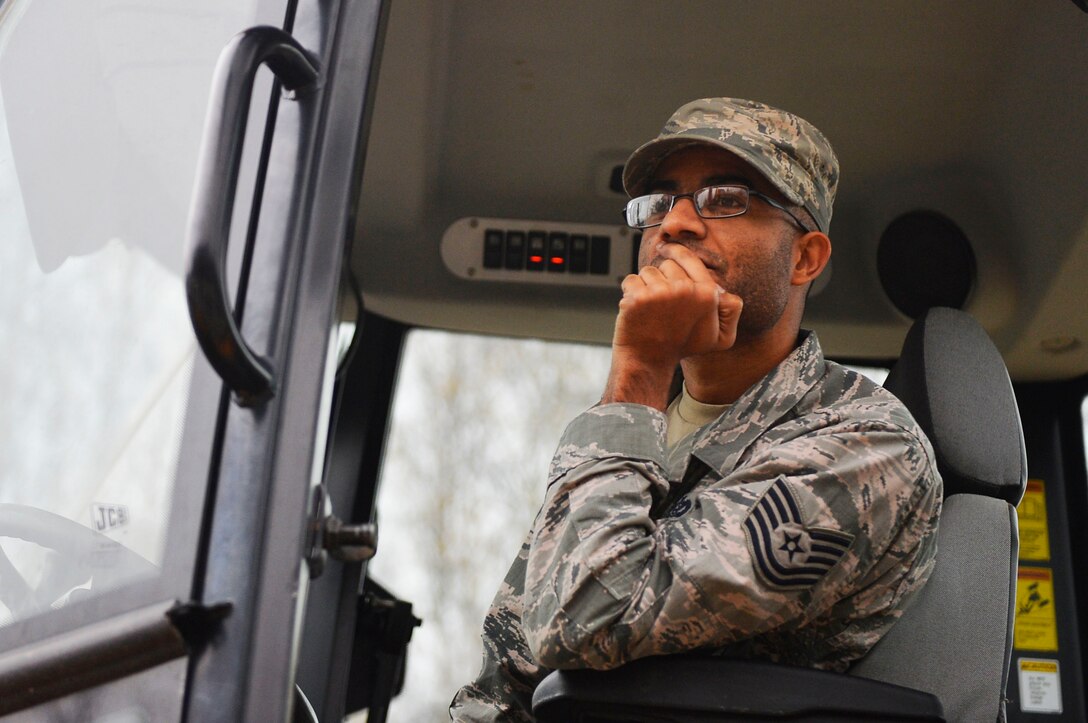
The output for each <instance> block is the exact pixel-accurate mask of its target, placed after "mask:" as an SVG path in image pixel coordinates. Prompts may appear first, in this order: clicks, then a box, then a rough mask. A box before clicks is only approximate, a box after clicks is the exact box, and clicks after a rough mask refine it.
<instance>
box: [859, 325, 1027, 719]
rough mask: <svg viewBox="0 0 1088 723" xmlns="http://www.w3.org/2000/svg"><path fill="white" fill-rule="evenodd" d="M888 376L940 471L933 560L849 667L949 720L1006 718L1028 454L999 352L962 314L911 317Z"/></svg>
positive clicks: (889, 383)
mask: <svg viewBox="0 0 1088 723" xmlns="http://www.w3.org/2000/svg"><path fill="white" fill-rule="evenodd" d="M885 386H886V387H887V388H888V389H889V390H890V391H892V392H893V393H894V394H896V395H897V396H898V397H899V398H900V399H902V400H903V402H904V404H906V405H907V407H908V408H909V409H910V410H911V413H912V414H914V416H915V418H916V419H917V420H918V423H919V424H920V425H921V427H922V428H923V429H924V430H925V432H926V434H927V435H928V436H929V438H930V441H931V442H932V444H933V448H934V451H935V452H936V456H937V466H938V469H939V470H940V472H941V476H942V478H943V480H944V495H945V499H944V509H943V511H942V513H941V518H940V527H939V532H938V538H937V539H938V542H937V563H936V567H935V568H934V572H933V575H932V577H931V578H930V580H929V582H928V583H927V584H926V585H925V586H924V587H923V588H922V589H921V590H920V591H919V592H918V593H917V595H916V597H915V599H914V600H913V601H912V603H911V606H910V607H909V608H908V609H907V610H906V612H905V613H904V614H903V617H902V618H901V619H900V620H899V622H898V623H897V624H896V625H895V626H893V627H892V629H891V630H890V631H889V632H888V634H887V635H886V636H885V637H884V638H883V639H882V640H881V641H880V642H879V643H878V644H877V646H876V647H875V648H874V649H873V650H872V651H871V652H870V653H869V654H868V655H867V656H866V657H865V658H864V659H862V660H861V661H859V662H858V664H857V665H855V666H854V668H853V669H852V670H851V671H850V672H851V674H853V675H858V676H862V677H866V678H872V679H876V680H882V681H886V682H890V683H896V684H898V685H902V686H907V687H910V688H915V689H918V690H923V691H927V692H930V693H933V694H934V695H936V696H937V697H938V699H939V700H940V701H941V704H942V705H943V707H944V711H945V716H946V718H947V719H948V720H950V721H960V720H963V721H968V720H970V721H989V720H1004V710H1005V708H1004V698H1005V684H1006V680H1007V676H1008V670H1009V662H1010V657H1011V654H1012V616H1013V611H1014V605H1015V589H1016V588H1015V585H1016V566H1017V553H1018V537H1017V526H1016V509H1015V507H1014V505H1016V504H1017V502H1019V500H1020V497H1021V496H1022V495H1023V492H1024V486H1025V483H1026V480H1027V460H1026V456H1025V451H1024V436H1023V430H1022V428H1021V426H1020V416H1019V412H1018V410H1017V406H1016V398H1015V396H1014V395H1013V389H1012V383H1011V382H1010V380H1009V375H1008V372H1007V370H1006V368H1005V364H1004V362H1003V361H1002V359H1001V354H1000V353H999V352H998V350H997V348H996V347H995V346H994V344H993V342H992V341H991V340H990V338H989V337H988V336H987V335H986V332H985V331H984V330H983V329H982V327H980V326H979V325H978V323H977V322H975V320H974V319H972V318H971V317H970V315H968V314H966V313H964V312H962V311H957V310H954V309H946V308H934V309H930V310H929V311H928V312H926V314H925V315H924V316H922V317H921V318H920V319H918V321H916V322H915V324H914V326H913V327H912V328H911V330H910V332H909V333H908V335H907V339H906V341H905V342H904V345H903V353H902V354H901V356H900V359H899V362H898V363H897V364H896V366H895V368H894V369H893V370H892V373H891V374H890V375H889V376H888V379H887V381H886V382H885Z"/></svg>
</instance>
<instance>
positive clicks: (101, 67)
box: [0, 0, 255, 628]
mask: <svg viewBox="0 0 1088 723" xmlns="http://www.w3.org/2000/svg"><path fill="white" fill-rule="evenodd" d="M220 6H221V3H219V2H218V1H217V0H202V1H199V2H184V3H182V2H177V1H169V2H167V1H164V0H158V1H152V2H141V3H131V2H122V1H121V0H68V1H67V2H58V1H51V2H34V1H28V0H8V2H4V3H2V4H0V348H2V349H3V354H2V355H0V460H3V464H2V465H0V628H3V627H4V626H5V625H10V624H11V623H12V622H15V621H19V620H23V619H26V618H29V617H31V616H34V615H36V614H39V613H45V612H48V611H49V610H51V609H57V608H60V607H64V606H66V605H67V604H68V603H70V602H72V601H73V600H76V599H79V598H81V597H87V596H90V595H96V594H98V593H101V592H104V591H107V590H109V589H114V588H117V587H118V586H120V585H123V584H125V583H127V582H129V581H132V580H134V579H137V578H143V577H153V576H155V575H156V574H157V571H158V569H159V566H160V565H161V564H162V562H163V558H164V556H165V554H166V550H167V549H168V546H167V544H166V542H167V534H168V529H167V527H168V526H167V522H168V520H169V519H170V512H171V501H172V499H173V494H174V469H175V466H176V462H177V456H178V447H179V441H180V433H181V429H182V426H183V421H184V420H183V417H184V414H185V407H186V401H187V395H188V387H189V376H190V368H191V362H192V360H193V357H194V349H195V344H194V338H193V332H192V330H191V326H190V323H189V319H188V312H187V310H186V303H185V296H184V290H183V287H182V274H183V267H184V258H183V257H184V250H185V249H184V233H185V226H186V217H187V213H188V205H189V199H190V193H191V189H192V185H193V179H194V177H195V168H196V158H197V151H198V148H199V143H200V138H201V133H202V129H203V124H204V113H205V108H206V106H207V98H208V90H209V87H210V79H211V73H212V69H213V67H214V64H215V61H216V58H217V57H218V54H219V51H220V50H221V48H222V47H223V46H224V45H225V44H226V42H227V40H228V39H229V38H230V37H231V36H232V35H233V34H234V33H236V32H237V31H238V30H239V29H241V28H244V27H246V26H247V25H250V24H252V23H253V17H252V16H253V14H254V13H255V3H246V2H242V3H234V4H232V6H231V7H230V8H229V9H223V8H221V7H220Z"/></svg>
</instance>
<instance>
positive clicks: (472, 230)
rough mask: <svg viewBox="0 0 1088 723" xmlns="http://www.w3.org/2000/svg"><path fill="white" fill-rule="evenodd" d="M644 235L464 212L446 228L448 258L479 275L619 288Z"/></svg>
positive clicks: (453, 267) (467, 275) (462, 271)
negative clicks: (474, 214) (475, 216)
mask: <svg viewBox="0 0 1088 723" xmlns="http://www.w3.org/2000/svg"><path fill="white" fill-rule="evenodd" d="M638 236H641V234H636V233H635V232H633V231H632V230H631V229H629V228H627V227H626V226H606V225H603V224H585V223H566V222H560V221H529V220H523V219H501V218H462V219H458V220H457V221H454V222H453V223H452V224H450V226H449V228H447V229H446V232H445V233H444V234H442V261H443V262H444V263H445V264H446V268H448V269H449V270H450V271H452V272H453V273H454V274H456V275H457V276H459V277H461V278H464V279H471V280H473V281H506V282H514V283H525V284H559V285H567V286H601V287H606V288H613V289H614V288H617V286H618V285H619V282H620V281H622V280H623V277H624V276H626V275H627V274H629V273H631V269H632V268H634V267H635V265H636V263H637V258H638V246H637V240H636V237H638ZM540 272H544V273H540Z"/></svg>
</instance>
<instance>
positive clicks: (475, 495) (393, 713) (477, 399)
mask: <svg viewBox="0 0 1088 723" xmlns="http://www.w3.org/2000/svg"><path fill="white" fill-rule="evenodd" d="M609 358H610V354H609V350H608V349H607V348H604V347H590V346H583V345H575V344H557V343H547V342H542V341H532V340H514V339H500V338H494V337H479V336H468V335H457V334H450V333H446V332H437V331H413V332H412V333H411V334H410V335H409V337H408V340H407V344H406V347H405V353H404V359H403V362H402V366H401V369H400V374H399V379H398V382H397V390H396V395H395V398H394V402H393V419H392V423H391V426H390V436H389V443H388V447H387V452H386V459H385V461H384V463H383V468H382V475H381V482H380V489H379V496H378V507H377V509H378V519H379V525H380V530H381V532H380V536H381V543H380V546H379V551H378V555H377V556H376V557H375V558H374V560H373V561H371V563H370V568H369V574H370V575H371V576H372V577H373V578H374V579H375V580H377V581H378V582H380V583H381V584H382V585H384V586H386V587H387V588H388V589H389V590H390V591H391V592H392V593H394V594H395V595H397V596H398V597H400V598H402V599H405V600H408V601H410V602H412V603H413V606H414V608H413V610H414V613H415V615H416V616H417V617H420V618H422V619H423V625H422V626H421V627H420V628H417V629H416V631H415V633H414V635H413V637H412V643H411V646H410V648H409V653H408V674H407V680H406V682H405V688H404V691H403V692H402V693H401V695H400V696H398V697H397V698H396V699H394V701H393V703H392V705H391V707H390V715H389V720H390V721H391V723H398V722H401V723H407V722H409V721H422V720H445V719H446V718H447V717H448V714H447V713H446V710H447V708H448V706H449V703H450V700H451V699H452V698H453V695H454V693H455V692H456V690H457V689H458V688H459V687H460V686H462V685H464V684H465V683H468V682H470V681H471V680H472V679H473V678H475V676H476V674H477V672H478V671H479V669H480V660H481V655H482V647H481V642H480V631H481V628H482V624H483V619H484V614H485V613H486V611H487V608H488V606H489V605H490V603H491V599H492V598H493V597H494V595H495V592H496V591H497V590H498V588H499V584H500V582H501V581H502V579H503V577H504V576H505V575H506V571H507V568H508V567H509V566H510V563H511V562H512V561H513V559H514V557H515V555H516V554H517V551H518V549H519V547H520V546H521V543H522V540H523V538H524V536H525V534H526V533H527V532H528V530H529V525H530V524H531V523H532V520H533V517H534V516H535V514H536V511H537V509H538V508H539V507H540V504H541V502H542V501H543V499H544V484H545V477H546V475H547V469H548V462H549V461H550V460H551V456H552V454H553V453H554V451H555V447H556V444H558V442H559V436H560V435H561V434H562V432H563V429H564V427H565V426H566V424H567V423H568V422H569V421H570V420H571V419H572V418H574V417H575V416H576V415H577V414H578V413H579V412H581V411H583V410H585V409H587V408H588V407H590V406H592V405H593V404H595V403H596V402H597V400H598V399H600V396H601V391H602V390H603V389H604V382H605V378H606V377H607V374H608V364H609Z"/></svg>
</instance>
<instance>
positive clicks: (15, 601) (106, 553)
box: [0, 503, 159, 619]
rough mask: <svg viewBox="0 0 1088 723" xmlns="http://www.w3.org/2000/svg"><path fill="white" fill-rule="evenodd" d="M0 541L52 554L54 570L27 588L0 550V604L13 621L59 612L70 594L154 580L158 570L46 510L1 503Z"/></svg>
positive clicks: (132, 554) (129, 551) (48, 571)
mask: <svg viewBox="0 0 1088 723" xmlns="http://www.w3.org/2000/svg"><path fill="white" fill-rule="evenodd" d="M0 537H14V538H17V539H20V540H25V541H27V542H32V543H34V544H36V545H40V546H41V547H44V548H46V549H49V550H53V551H54V552H56V553H57V554H56V556H55V561H56V565H55V566H53V567H51V568H50V569H48V570H47V571H46V574H45V575H44V576H43V579H42V582H41V584H39V585H38V586H37V587H36V588H35V587H31V586H30V584H29V583H27V581H26V578H24V577H23V575H21V574H20V573H19V571H18V569H16V567H15V565H13V564H12V563H11V560H9V559H8V557H7V555H5V554H4V551H3V549H0V602H2V603H3V604H4V605H6V606H7V608H8V609H9V610H10V611H11V613H12V614H13V615H14V616H15V618H16V619H22V618H25V617H29V616H30V615H33V614H36V613H39V612H44V611H46V610H49V609H50V608H52V607H55V606H58V603H59V602H60V601H61V600H63V598H64V597H65V595H66V594H67V593H69V592H70V591H72V590H73V589H74V588H76V587H78V586H81V585H83V584H85V583H87V582H90V583H91V585H92V586H93V588H94V589H96V590H100V589H103V588H107V587H113V586H114V585H116V584H118V583H120V582H123V581H126V580H131V579H133V578H135V577H145V576H148V575H153V574H156V573H157V572H158V570H159V568H158V567H156V566H155V565H153V564H151V563H150V562H148V561H147V560H145V559H144V558H143V557H141V556H140V555H138V554H136V553H135V552H133V551H132V550H130V549H128V548H127V547H125V546H124V545H122V544H121V543H119V542H116V541H114V540H112V539H110V538H109V537H106V536H105V535H103V534H101V533H99V532H95V531H94V530H92V529H90V528H89V527H84V526H83V525H81V524H79V523H78V522H74V521H72V520H70V519H68V518H67V517H62V516H61V515H57V514H54V513H52V512H47V511H46V510H42V509H38V508H37V507H30V506H28V505H16V504H10V503H0Z"/></svg>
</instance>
